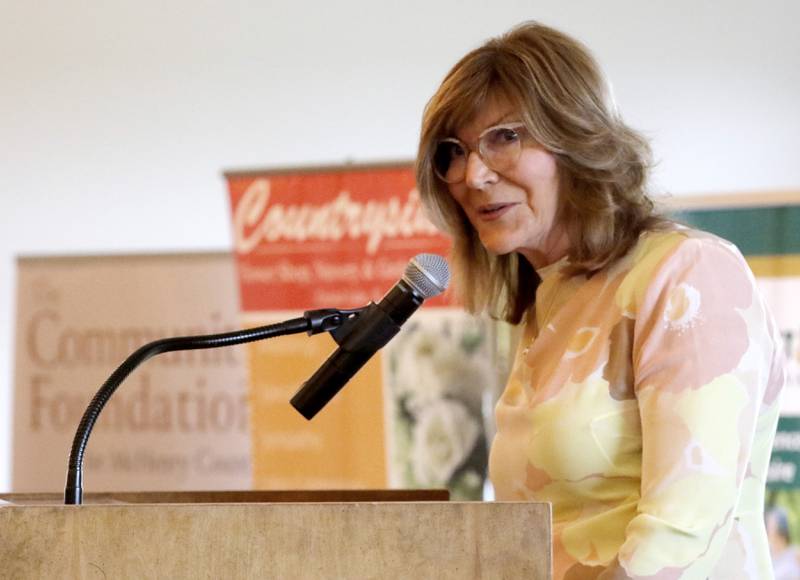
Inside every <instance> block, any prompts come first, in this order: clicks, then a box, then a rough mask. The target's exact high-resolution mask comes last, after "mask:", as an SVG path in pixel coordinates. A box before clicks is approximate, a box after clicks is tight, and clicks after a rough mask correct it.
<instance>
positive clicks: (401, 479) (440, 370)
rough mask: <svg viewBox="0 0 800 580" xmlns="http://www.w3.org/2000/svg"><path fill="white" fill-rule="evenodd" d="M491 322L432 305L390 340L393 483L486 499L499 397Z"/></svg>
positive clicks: (394, 484)
mask: <svg viewBox="0 0 800 580" xmlns="http://www.w3.org/2000/svg"><path fill="white" fill-rule="evenodd" d="M494 328H495V327H494V325H493V324H491V323H489V321H487V320H484V319H477V318H474V317H469V316H466V315H465V314H464V313H462V312H460V311H457V310H444V309H441V310H439V311H438V312H427V313H426V315H425V316H420V317H419V318H417V319H416V320H413V321H411V322H410V323H409V324H407V327H406V328H405V329H404V331H403V333H402V334H401V335H400V336H398V337H397V339H395V341H394V342H393V343H392V344H391V345H390V346H389V347H388V351H389V352H388V365H387V369H386V371H387V385H388V390H389V393H390V394H391V398H390V411H389V413H390V416H391V421H390V424H391V425H392V430H391V431H390V433H389V437H390V442H391V443H390V453H391V464H392V465H393V466H394V468H395V469H394V470H393V478H392V481H391V483H392V485H393V486H395V487H426V488H430V487H447V488H448V489H450V491H451V493H452V494H453V498H454V499H481V498H482V497H483V490H484V485H485V483H486V475H487V474H486V465H487V461H488V441H487V433H491V432H492V431H493V429H492V417H493V412H494V402H495V399H496V396H497V386H498V381H497V366H496V365H495V363H494V361H495V352H496V345H495V341H494V332H493V331H494Z"/></svg>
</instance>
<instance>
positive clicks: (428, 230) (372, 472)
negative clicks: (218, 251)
mask: <svg viewBox="0 0 800 580" xmlns="http://www.w3.org/2000/svg"><path fill="white" fill-rule="evenodd" d="M226 177H227V179H228V186H229V192H230V199H231V208H232V220H233V235H234V248H235V252H236V259H237V265H238V272H239V283H240V292H241V304H242V309H243V311H244V312H243V313H244V318H245V321H246V323H247V324H248V325H257V324H267V323H272V322H276V321H278V320H283V319H286V318H290V317H294V316H297V315H298V314H299V313H301V312H302V311H305V310H311V309H317V308H354V307H359V306H364V305H366V304H367V303H368V302H369V301H375V302H377V301H378V300H379V299H380V298H381V297H382V296H383V295H384V294H385V293H386V292H387V291H388V290H389V289H390V288H391V287H392V286H393V285H394V284H395V283H397V281H398V280H399V279H400V277H401V276H402V274H403V271H404V269H405V266H406V264H407V263H408V261H409V260H410V259H411V258H412V257H413V256H415V255H416V254H419V253H423V252H431V253H439V254H444V253H446V252H447V249H448V244H449V242H448V240H447V239H446V238H445V237H444V236H442V235H441V234H440V233H438V231H437V230H436V229H435V227H434V226H433V225H432V224H431V223H430V222H429V221H428V220H427V218H426V217H425V216H424V214H423V212H422V207H421V205H420V201H419V194H418V192H417V190H416V188H415V185H414V176H413V171H412V168H411V166H410V164H402V165H389V166H371V167H369V166H362V167H341V168H323V169H319V170H313V171H312V170H298V171H262V172H247V173H231V174H227V175H226ZM446 300H447V299H446V297H437V298H436V299H432V300H429V301H428V303H426V307H430V306H436V305H439V306H442V305H446V304H447V302H446ZM335 348H336V344H335V342H334V341H333V339H332V338H331V337H329V336H327V335H321V336H314V337H311V338H309V337H307V336H295V337H283V338H278V339H274V340H272V341H269V342H266V343H257V344H253V345H251V347H250V350H249V370H250V387H251V390H250V404H251V429H252V449H253V476H254V484H255V487H257V488H322V487H335V488H347V487H383V486H385V485H386V484H387V481H388V479H387V477H388V476H387V460H386V453H387V452H386V443H385V441H386V433H385V431H386V429H385V427H384V422H385V421H384V417H385V414H386V412H385V410H384V407H385V404H384V395H383V391H384V388H383V382H384V381H383V375H384V371H383V366H384V365H383V362H382V357H381V354H380V353H378V355H376V356H375V357H373V359H372V360H371V361H370V362H369V363H368V364H367V365H366V366H365V367H364V368H363V369H362V370H361V371H360V372H359V373H358V374H357V375H356V376H355V377H354V378H353V380H352V381H350V383H349V384H348V386H347V387H346V388H345V389H344V390H343V391H342V392H341V393H340V394H339V395H337V397H336V398H335V399H334V400H333V401H332V402H331V403H330V404H329V405H328V406H327V407H326V408H325V409H323V411H322V412H321V413H320V414H319V415H318V416H317V417H315V418H314V420H313V421H311V422H308V421H306V420H305V419H304V418H302V417H301V416H300V414H299V413H297V411H295V410H294V409H293V408H292V407H290V406H289V402H288V401H289V399H290V398H291V397H292V395H293V394H294V393H295V392H296V391H297V389H299V388H300V386H301V385H302V383H303V382H304V381H305V380H307V379H308V378H309V377H310V376H311V375H312V374H313V372H314V371H315V370H316V369H317V368H318V367H319V366H320V365H321V364H322V363H323V362H324V360H325V359H326V358H327V357H328V355H329V354H330V353H331V352H332V351H333V350H334V349H335Z"/></svg>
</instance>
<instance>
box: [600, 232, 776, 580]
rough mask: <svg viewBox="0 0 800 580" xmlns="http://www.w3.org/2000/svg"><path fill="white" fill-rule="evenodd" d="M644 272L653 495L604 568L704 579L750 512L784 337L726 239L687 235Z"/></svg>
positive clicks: (648, 481) (645, 464)
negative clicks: (759, 440)
mask: <svg viewBox="0 0 800 580" xmlns="http://www.w3.org/2000/svg"><path fill="white" fill-rule="evenodd" d="M630 275H633V276H634V277H635V276H636V275H637V272H636V271H635V270H633V271H631V273H630ZM641 279H642V280H644V281H643V282H642V284H641V286H640V287H639V289H638V290H637V292H636V299H635V300H634V301H633V305H634V308H635V310H636V311H635V312H632V313H631V315H632V316H634V317H635V321H636V322H635V326H634V344H633V350H632V358H633V360H632V364H633V369H634V388H635V392H636V397H637V399H638V403H639V412H640V418H641V425H642V479H641V498H640V501H639V504H638V508H637V513H636V516H635V517H634V518H633V519H632V520H631V521H630V523H629V524H628V526H627V528H626V531H625V542H624V544H623V546H622V547H621V549H620V551H619V556H618V562H617V563H615V564H614V565H613V566H612V567H611V568H610V569H609V570H607V574H606V575H604V576H602V577H604V578H605V577H608V578H637V579H638V578H648V579H670V580H673V579H678V578H698V579H704V578H707V577H708V576H709V575H710V573H711V571H712V570H713V568H714V566H715V564H716V563H717V561H718V560H719V559H720V556H721V553H722V551H723V550H724V549H726V548H725V546H726V543H727V542H728V537H729V535H730V533H731V529H732V526H733V524H734V519H735V518H736V517H737V516H738V513H737V505H738V503H739V498H740V494H741V493H742V488H743V482H744V480H745V478H746V476H747V473H748V471H749V469H748V468H749V464H750V458H751V449H752V446H753V441H754V436H755V431H756V427H757V423H758V419H759V413H760V409H761V407H762V401H763V399H764V397H765V394H766V390H767V385H768V384H769V381H770V376H771V374H772V373H773V369H772V366H773V361H774V357H775V343H774V341H773V336H772V333H771V328H770V323H769V321H768V315H767V313H766V312H765V310H764V307H763V304H762V302H761V300H760V298H759V295H758V292H757V291H756V289H755V284H754V279H753V276H752V274H751V273H750V271H749V269H748V267H747V264H746V262H745V261H744V259H743V258H742V256H741V254H740V253H739V252H738V250H736V248H735V247H734V246H732V245H730V244H728V243H727V242H724V241H723V240H720V239H718V238H714V237H712V236H708V237H697V238H695V237H691V238H686V239H684V240H682V241H681V242H680V243H679V244H677V246H676V247H675V248H674V249H673V250H672V251H671V252H670V253H669V254H668V255H666V256H664V257H663V258H662V259H661V260H660V263H659V264H658V266H657V267H655V268H652V270H651V274H649V275H647V276H642V277H641ZM762 489H763V483H762Z"/></svg>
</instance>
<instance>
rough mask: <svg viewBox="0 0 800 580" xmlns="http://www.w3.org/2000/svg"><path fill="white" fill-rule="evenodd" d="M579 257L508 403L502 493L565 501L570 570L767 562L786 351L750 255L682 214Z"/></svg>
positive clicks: (741, 573) (560, 555)
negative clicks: (594, 255) (610, 256)
mask: <svg viewBox="0 0 800 580" xmlns="http://www.w3.org/2000/svg"><path fill="white" fill-rule="evenodd" d="M565 263H566V262H565V261H562V262H559V263H556V264H553V265H551V266H549V267H547V268H545V269H543V270H542V271H540V272H539V274H540V276H541V277H542V283H541V284H540V286H539V288H538V289H537V295H536V307H535V312H534V313H532V314H531V315H530V318H529V320H528V321H527V322H526V324H525V328H524V332H523V340H522V343H521V344H520V349H519V352H518V354H517V358H516V362H515V365H514V369H513V371H512V374H511V377H510V379H509V382H508V385H507V386H506V389H505V391H504V393H503V395H502V396H501V398H500V400H499V402H498V404H497V407H496V418H497V435H496V437H495V440H494V443H493V446H492V452H491V459H490V472H491V478H492V481H493V484H494V486H495V492H496V496H497V499H498V500H514V501H520V500H522V501H546V502H551V503H552V507H553V568H554V570H553V571H554V576H553V577H554V578H555V579H557V580H560V579H562V578H563V579H570V580H572V579H576V580H577V579H583V578H595V577H598V575H600V574H602V575H600V576H599V578H622V579H624V578H635V579H645V578H647V579H658V580H667V579H669V580H673V579H689V578H692V579H704V578H711V579H715V580H717V579H718V580H731V579H740V578H741V579H745V578H747V579H757V580H764V579H768V578H771V577H772V571H771V564H770V559H769V549H768V546H767V538H766V532H765V529H764V523H763V509H764V485H765V480H766V472H767V467H768V463H769V456H770V450H771V447H772V441H773V438H774V435H775V429H776V425H777V421H778V411H779V401H778V395H779V392H780V390H781V388H782V386H783V383H784V374H783V359H782V356H781V354H782V353H781V350H780V348H779V346H778V345H779V342H778V338H777V332H776V329H775V326H774V323H773V321H772V318H771V316H770V314H769V312H768V311H767V308H766V306H765V304H764V301H763V299H762V297H761V295H760V294H759V292H758V290H757V289H756V286H755V281H754V278H753V275H752V273H751V272H750V270H749V268H748V266H747V264H746V262H745V260H744V258H743V257H742V256H741V254H740V253H739V251H738V250H737V249H736V248H735V246H733V245H732V244H730V243H729V242H726V241H725V240H722V239H720V238H717V237H715V236H712V235H711V234H707V233H704V232H699V231H695V230H690V229H686V228H682V227H679V226H676V227H675V229H672V230H668V231H663V232H650V233H646V234H643V235H642V236H641V238H640V240H639V242H638V243H637V245H636V246H635V247H634V249H633V250H632V251H631V252H629V253H628V255H627V256H626V257H625V258H623V259H622V260H620V261H618V262H616V263H615V264H614V265H613V266H612V267H610V268H608V269H606V270H604V271H601V272H600V273H597V274H595V275H594V276H592V277H590V278H588V279H587V277H585V276H573V277H568V276H566V275H563V274H562V273H561V270H562V267H563V266H564V264H565Z"/></svg>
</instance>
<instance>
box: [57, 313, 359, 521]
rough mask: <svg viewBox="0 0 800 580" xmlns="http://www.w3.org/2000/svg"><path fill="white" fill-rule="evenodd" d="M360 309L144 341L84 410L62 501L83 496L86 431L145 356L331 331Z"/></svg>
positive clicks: (69, 502)
mask: <svg viewBox="0 0 800 580" xmlns="http://www.w3.org/2000/svg"><path fill="white" fill-rule="evenodd" d="M362 310H364V309H363V308H358V309H354V310H336V309H332V308H326V309H322V310H309V311H307V312H305V313H304V314H303V316H302V317H300V318H294V319H292V320H287V321H286V322H280V323H278V324H270V325H267V326H260V327H258V328H251V329H248V330H240V331H236V332H227V333H223V334H208V335H201V336H182V337H175V338H164V339H161V340H156V341H153V342H150V343H147V344H145V345H144V346H142V347H141V348H139V349H138V350H136V351H135V352H134V353H133V354H131V355H130V356H129V357H128V358H127V359H125V362H123V363H122V364H121V365H120V366H119V367H118V368H117V370H115V371H114V372H113V373H112V374H111V376H110V377H108V379H107V380H106V382H105V383H103V386H102V387H100V390H98V391H97V394H96V395H95V396H94V398H93V399H92V401H91V403H89V406H88V407H87V408H86V411H85V412H84V413H83V418H82V419H81V422H80V424H79V425H78V429H77V430H76V432H75V438H74V439H73V441H72V450H71V451H70V455H69V467H68V468H67V485H66V488H65V489H64V503H65V504H67V505H80V504H81V502H82V500H83V487H82V486H83V456H84V453H85V450H86V445H87V443H88V442H89V435H90V434H91V432H92V429H93V428H94V425H95V423H96V422H97V419H98V418H99V416H100V412H101V411H102V410H103V407H105V405H106V403H107V402H108V400H109V399H110V398H111V395H113V394H114V391H116V390H117V387H119V385H120V384H121V383H122V381H124V380H125V379H126V378H127V377H128V375H130V374H131V372H133V370H134V369H135V368H136V367H138V366H139V365H140V364H142V363H143V362H144V361H146V360H147V359H149V358H151V357H153V356H155V355H157V354H161V353H164V352H172V351H176V350H196V349H201V348H219V347H223V346H233V345H236V344H243V343H246V342H254V341H256V340H262V339H266V338H273V337H276V336H284V335H288V334H298V333H300V332H308V334H309V336H311V335H314V334H318V333H320V332H332V331H334V330H336V329H337V328H339V327H340V326H341V325H342V324H344V323H345V322H347V321H350V320H354V319H355V318H357V317H358V315H359V314H360V313H361V311H362Z"/></svg>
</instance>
